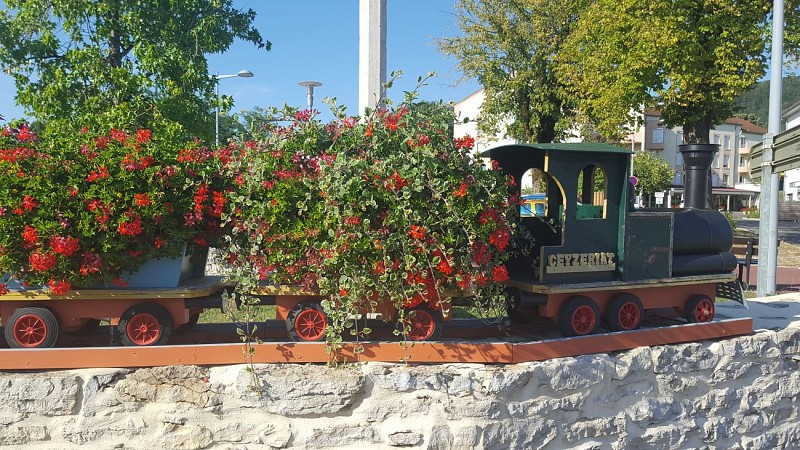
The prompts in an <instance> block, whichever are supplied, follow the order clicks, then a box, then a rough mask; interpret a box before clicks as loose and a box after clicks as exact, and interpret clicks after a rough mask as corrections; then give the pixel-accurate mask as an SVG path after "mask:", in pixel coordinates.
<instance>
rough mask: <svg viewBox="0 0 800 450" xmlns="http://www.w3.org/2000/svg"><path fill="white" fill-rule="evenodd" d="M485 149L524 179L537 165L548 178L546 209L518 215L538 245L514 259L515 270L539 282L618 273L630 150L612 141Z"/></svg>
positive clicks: (608, 276)
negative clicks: (526, 253) (539, 212)
mask: <svg viewBox="0 0 800 450" xmlns="http://www.w3.org/2000/svg"><path fill="white" fill-rule="evenodd" d="M482 156H485V157H489V158H491V159H493V160H495V161H497V162H498V164H500V167H501V168H502V169H503V170H504V171H505V172H506V173H508V174H510V175H512V176H513V177H514V179H515V180H518V181H520V180H522V178H523V175H525V174H526V173H527V172H528V171H530V170H531V169H534V170H535V171H536V172H537V173H539V174H540V176H541V178H542V181H543V184H544V185H546V187H545V190H546V192H545V193H546V195H545V202H546V208H545V211H544V215H535V214H532V215H520V216H519V217H518V221H519V225H520V227H523V228H524V229H525V230H527V231H528V232H529V235H530V236H531V237H532V242H531V244H532V252H531V254H530V255H528V256H525V255H518V256H516V257H515V259H514V260H513V261H510V262H509V264H508V266H509V273H510V274H511V276H512V277H514V278H517V279H525V280H530V281H538V282H540V283H568V282H593V281H613V280H615V279H618V277H619V268H620V267H619V262H620V261H621V260H622V259H621V254H622V248H621V247H622V246H621V242H622V239H623V237H624V235H623V230H624V221H625V207H624V205H625V204H626V198H627V192H626V185H627V167H628V163H629V158H630V151H628V150H624V149H621V148H618V147H614V146H611V145H607V144H584V143H580V144H530V145H509V146H502V147H496V148H493V149H490V150H488V151H486V152H485V153H483V155H482ZM521 186H522V183H521V182H519V183H517V189H521ZM531 262H533V263H534V264H533V267H532V265H531Z"/></svg>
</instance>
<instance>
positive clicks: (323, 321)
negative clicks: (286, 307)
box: [286, 303, 328, 342]
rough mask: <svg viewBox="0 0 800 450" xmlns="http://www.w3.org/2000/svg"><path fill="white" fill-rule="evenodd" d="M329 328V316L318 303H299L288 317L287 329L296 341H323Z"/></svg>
mask: <svg viewBox="0 0 800 450" xmlns="http://www.w3.org/2000/svg"><path fill="white" fill-rule="evenodd" d="M327 328H328V316H327V315H326V314H325V312H324V311H323V310H322V306H320V305H319V304H318V303H298V304H297V305H295V306H294V308H292V310H291V311H290V312H289V315H288V317H286V331H288V332H289V337H290V338H291V339H292V340H293V341H295V342H299V341H306V342H317V341H321V340H322V339H323V338H325V330H326V329H327Z"/></svg>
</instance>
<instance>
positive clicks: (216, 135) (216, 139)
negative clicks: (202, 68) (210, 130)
mask: <svg viewBox="0 0 800 450" xmlns="http://www.w3.org/2000/svg"><path fill="white" fill-rule="evenodd" d="M252 76H253V72H250V71H249V70H241V71H239V73H237V74H233V75H220V74H216V75H214V79H215V80H217V91H216V93H217V114H216V127H215V133H214V144H215V147H219V80H223V79H225V78H235V77H242V78H250V77H252Z"/></svg>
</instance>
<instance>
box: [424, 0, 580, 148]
mask: <svg viewBox="0 0 800 450" xmlns="http://www.w3.org/2000/svg"><path fill="white" fill-rule="evenodd" d="M584 3H586V1H585V0H578V1H575V0H571V1H561V0H482V1H479V0H460V1H459V2H458V4H457V7H456V15H457V18H458V24H459V28H460V29H461V31H462V33H463V36H459V37H452V38H446V39H442V40H441V41H440V42H439V45H440V49H441V50H442V51H443V52H444V53H446V54H449V55H452V56H455V57H456V58H458V60H459V66H460V67H461V69H462V71H463V72H464V75H465V76H468V77H475V78H477V79H478V81H480V83H481V84H482V85H483V87H484V93H485V95H486V99H485V100H484V103H483V106H482V109H481V113H480V116H479V117H478V119H479V122H478V129H479V130H480V131H481V132H483V133H486V134H488V135H492V136H494V135H498V134H501V133H503V134H505V135H507V136H510V137H512V138H515V139H518V140H520V141H523V142H553V141H558V140H560V139H561V138H562V137H563V136H564V134H565V132H566V130H567V129H568V128H569V127H570V125H571V123H572V120H571V119H572V110H573V108H572V105H571V103H570V100H569V97H568V96H567V95H566V93H565V91H564V86H563V85H562V84H561V83H560V82H559V81H558V79H556V76H555V73H554V70H553V57H554V55H556V54H557V53H558V51H559V48H560V45H561V43H562V42H563V40H564V39H565V37H566V36H567V34H568V33H569V32H570V30H571V27H572V25H573V24H574V22H575V20H576V13H577V11H578V10H579V8H580V6H581V5H582V4H584Z"/></svg>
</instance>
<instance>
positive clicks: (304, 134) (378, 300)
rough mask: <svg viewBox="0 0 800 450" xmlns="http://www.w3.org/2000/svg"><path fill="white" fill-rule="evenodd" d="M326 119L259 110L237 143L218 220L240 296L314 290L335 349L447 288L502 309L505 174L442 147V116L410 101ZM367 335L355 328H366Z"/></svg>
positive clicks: (508, 225)
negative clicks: (264, 290) (249, 132)
mask: <svg viewBox="0 0 800 450" xmlns="http://www.w3.org/2000/svg"><path fill="white" fill-rule="evenodd" d="M414 95H415V93H409V94H408V95H407V97H406V100H405V102H404V103H403V104H401V105H400V106H399V107H396V108H391V109H387V110H376V111H372V112H370V113H368V114H369V115H368V116H367V117H364V118H361V119H359V118H358V117H349V116H348V115H347V114H346V112H345V111H344V109H341V108H333V113H334V117H335V120H334V121H333V122H332V123H329V124H323V123H321V122H320V121H319V120H317V119H316V117H315V115H314V113H313V112H311V111H307V110H302V111H298V110H294V109H286V110H281V111H279V110H266V112H267V113H268V114H266V116H265V117H266V118H267V119H268V120H266V121H265V124H266V125H267V127H266V128H265V132H266V137H265V138H264V140H262V141H259V142H251V143H245V144H241V146H240V147H239V148H237V149H236V150H235V151H234V152H233V155H234V158H233V160H232V161H231V162H230V163H229V164H228V166H227V168H226V173H227V174H228V176H229V177H230V178H232V179H233V180H235V182H236V184H237V192H236V193H235V194H233V195H232V198H231V202H230V204H229V208H228V213H229V215H228V216H227V220H228V221H229V223H230V224H231V225H232V235H231V237H230V245H229V248H228V254H229V255H228V258H226V259H227V260H228V261H230V262H231V263H232V264H233V265H234V268H236V270H237V272H236V273H237V274H236V275H235V276H234V278H233V279H234V280H236V281H237V283H238V284H239V285H240V290H243V291H244V292H252V291H253V290H257V285H258V283H259V282H270V283H276V284H292V285H301V286H304V287H306V288H308V289H310V290H311V291H312V292H318V293H319V294H320V295H322V296H325V297H326V299H325V300H323V301H322V306H323V307H324V308H325V311H326V313H327V315H328V317H329V318H330V319H331V324H330V326H329V327H327V328H326V339H327V341H328V343H329V344H331V345H332V347H331V348H332V349H334V350H335V349H337V348H338V346H339V345H340V344H341V342H342V332H343V331H344V330H345V329H348V328H349V327H351V326H352V325H353V324H354V317H356V315H357V314H359V313H361V312H369V311H380V312H383V313H386V312H387V309H386V305H389V310H388V312H389V313H390V314H389V316H386V315H384V318H386V319H391V318H393V313H392V309H394V310H400V311H401V316H402V311H403V310H404V309H405V308H411V307H414V306H417V305H420V304H426V305H428V306H430V307H431V308H435V309H447V308H448V307H449V306H448V303H447V301H446V300H447V292H455V291H461V292H463V293H464V295H467V296H473V297H474V298H476V299H477V300H478V301H479V302H480V304H481V305H484V306H486V307H487V308H488V307H493V308H492V309H501V308H502V307H503V306H504V305H505V296H504V294H503V288H502V284H501V283H502V282H503V281H505V280H507V278H508V273H507V270H506V268H505V266H504V265H503V262H504V261H505V260H506V258H508V255H509V253H508V252H509V251H510V249H511V247H512V246H513V244H512V243H511V237H512V233H513V232H514V231H515V225H514V224H513V222H508V221H506V214H511V213H513V211H514V208H518V204H517V203H515V202H509V199H508V198H507V195H508V192H509V183H510V180H509V179H508V178H507V177H506V176H505V175H504V174H502V173H501V172H500V171H497V170H492V171H488V170H485V169H484V167H483V163H482V162H481V161H480V160H475V159H473V158H472V157H471V155H470V152H471V148H472V146H473V144H474V140H473V139H471V138H459V139H456V140H453V139H452V138H451V137H450V136H449V135H448V134H447V131H446V130H447V129H448V126H449V124H450V123H452V120H453V115H452V111H451V110H450V108H447V107H445V106H444V105H441V106H440V107H436V108H433V107H431V105H430V104H425V105H422V106H420V105H419V104H417V103H414V99H415V97H414ZM363 331H365V332H366V330H363Z"/></svg>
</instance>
